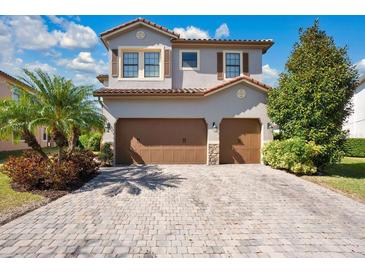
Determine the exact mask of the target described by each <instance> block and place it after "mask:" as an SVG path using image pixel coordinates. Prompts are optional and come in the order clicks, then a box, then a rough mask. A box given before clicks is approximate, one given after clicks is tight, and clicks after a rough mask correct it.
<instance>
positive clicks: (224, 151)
mask: <svg viewBox="0 0 365 274" xmlns="http://www.w3.org/2000/svg"><path fill="white" fill-rule="evenodd" d="M260 132H261V125H260V122H259V120H258V119H241V118H232V119H223V120H222V122H221V124H220V131H219V162H220V163H221V164H253V163H260V143H261V133H260Z"/></svg>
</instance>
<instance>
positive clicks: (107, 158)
mask: <svg viewBox="0 0 365 274" xmlns="http://www.w3.org/2000/svg"><path fill="white" fill-rule="evenodd" d="M99 160H100V161H101V165H102V166H111V165H112V163H113V151H112V148H111V144H110V143H104V144H102V145H101V148H100V154H99Z"/></svg>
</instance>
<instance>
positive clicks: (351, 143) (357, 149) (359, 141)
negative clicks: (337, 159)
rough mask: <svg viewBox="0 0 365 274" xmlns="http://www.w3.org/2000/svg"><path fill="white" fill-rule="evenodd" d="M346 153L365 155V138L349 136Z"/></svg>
mask: <svg viewBox="0 0 365 274" xmlns="http://www.w3.org/2000/svg"><path fill="white" fill-rule="evenodd" d="M344 150H345V155H346V156H349V157H365V138H349V139H347V140H346V141H345V147H344Z"/></svg>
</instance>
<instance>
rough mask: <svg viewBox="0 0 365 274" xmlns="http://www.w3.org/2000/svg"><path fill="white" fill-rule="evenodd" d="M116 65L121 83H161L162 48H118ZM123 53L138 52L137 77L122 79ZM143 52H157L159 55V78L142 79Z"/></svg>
mask: <svg viewBox="0 0 365 274" xmlns="http://www.w3.org/2000/svg"><path fill="white" fill-rule="evenodd" d="M118 52H119V54H118V65H119V77H118V79H119V80H122V81H163V80H164V62H165V59H164V58H165V56H164V47H163V46H161V47H155V46H153V47H150V46H148V47H140V46H130V47H119V48H118ZM123 52H138V77H135V78H130V77H127V78H124V77H123ZM145 52H159V53H160V77H144V53H145Z"/></svg>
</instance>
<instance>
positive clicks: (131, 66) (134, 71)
mask: <svg viewBox="0 0 365 274" xmlns="http://www.w3.org/2000/svg"><path fill="white" fill-rule="evenodd" d="M123 77H124V78H137V77H138V52H124V53H123Z"/></svg>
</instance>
